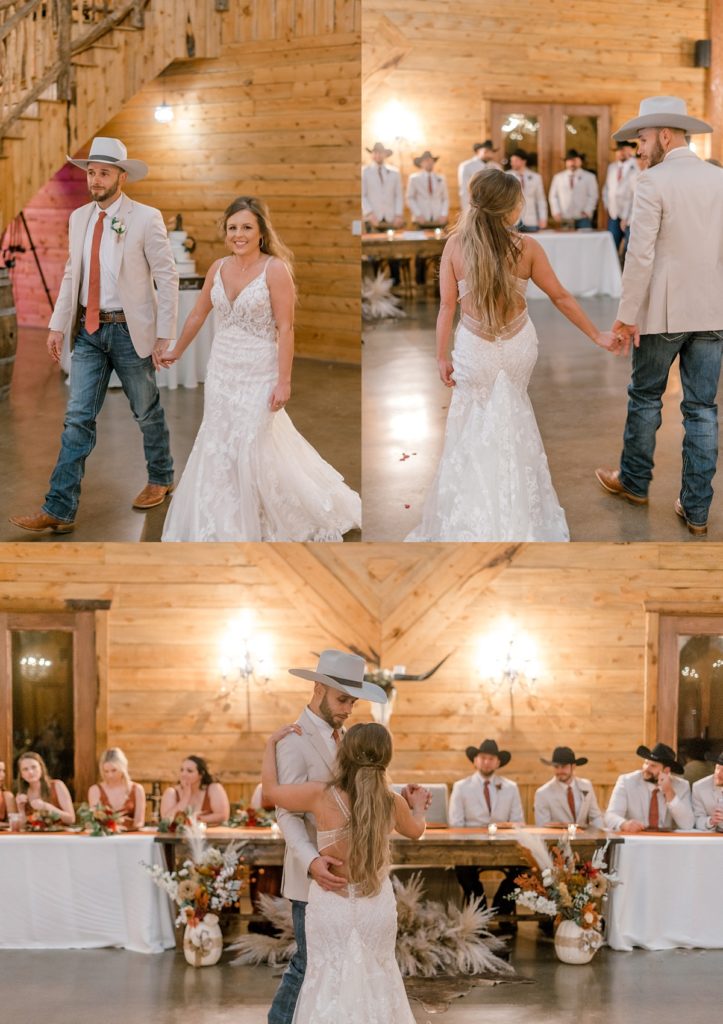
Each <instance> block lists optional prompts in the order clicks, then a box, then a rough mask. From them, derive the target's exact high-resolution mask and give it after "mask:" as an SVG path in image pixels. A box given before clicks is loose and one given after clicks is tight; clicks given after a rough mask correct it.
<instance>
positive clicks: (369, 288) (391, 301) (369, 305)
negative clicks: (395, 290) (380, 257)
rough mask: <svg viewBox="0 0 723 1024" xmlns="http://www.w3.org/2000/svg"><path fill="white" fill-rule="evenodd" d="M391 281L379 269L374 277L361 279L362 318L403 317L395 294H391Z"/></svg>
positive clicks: (404, 314)
mask: <svg viewBox="0 0 723 1024" xmlns="http://www.w3.org/2000/svg"><path fill="white" fill-rule="evenodd" d="M392 286H393V282H392V279H391V278H390V277H387V276H386V275H385V274H383V273H382V272H381V271H378V273H377V275H376V277H374V278H364V279H363V281H362V317H363V318H364V320H384V319H387V318H389V317H395V318H399V317H403V316H406V313H405V312H404V310H403V309H402V307H401V302H400V300H399V299H398V298H397V296H396V295H392Z"/></svg>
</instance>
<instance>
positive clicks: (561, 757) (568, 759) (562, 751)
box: [540, 747, 587, 766]
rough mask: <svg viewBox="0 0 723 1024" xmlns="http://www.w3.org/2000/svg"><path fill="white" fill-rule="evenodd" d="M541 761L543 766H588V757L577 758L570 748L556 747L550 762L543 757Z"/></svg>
mask: <svg viewBox="0 0 723 1024" xmlns="http://www.w3.org/2000/svg"><path fill="white" fill-rule="evenodd" d="M540 760H541V761H542V763H543V764H576V765H578V766H580V765H582V764H587V758H586V757H575V754H574V752H573V751H572V750H570V748H569V747H555V749H554V750H553V751H552V757H551V758H550V760H549V761H546V760H545V758H544V757H541V758H540Z"/></svg>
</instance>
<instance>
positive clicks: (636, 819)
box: [605, 743, 693, 832]
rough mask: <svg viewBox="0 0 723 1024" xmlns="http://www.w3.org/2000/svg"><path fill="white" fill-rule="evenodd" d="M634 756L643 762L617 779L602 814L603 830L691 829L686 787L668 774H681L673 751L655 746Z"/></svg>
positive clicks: (691, 817)
mask: <svg viewBox="0 0 723 1024" xmlns="http://www.w3.org/2000/svg"><path fill="white" fill-rule="evenodd" d="M636 753H637V755H638V757H642V758H643V759H644V760H643V767H642V768H641V769H640V770H639V771H637V772H628V774H627V775H621V776H620V777H619V778H618V781H617V782H616V783H615V788H614V789H613V792H612V795H611V797H610V803H609V804H608V809H607V811H606V813H605V826H606V828H610V829H614V830H615V831H616V832H643V831H644V830H645V829H648V830H649V831H651V832H658V831H660V830H661V829H681V830H683V831H687V830H688V829H692V828H693V807H692V804H691V802H690V786H689V785H688V783H687V782H686V781H685V779H675V778H673V775H671V772H672V773H673V774H674V775H682V774H683V766H682V764H680V762H678V761H676V759H675V751H674V750H672V749H671V748H670V747H667V746H666V745H665V743H656V744H655V746H654V747H653V749H652V750H649V749H648V748H647V747H645V746H640V747H638V749H637V751H636Z"/></svg>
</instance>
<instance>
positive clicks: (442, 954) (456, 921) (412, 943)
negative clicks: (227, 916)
mask: <svg viewBox="0 0 723 1024" xmlns="http://www.w3.org/2000/svg"><path fill="white" fill-rule="evenodd" d="M392 882H393V885H394V892H395V894H396V897H397V963H398V964H399V969H400V971H401V972H402V976H403V977H405V978H413V977H423V978H431V977H434V976H439V975H443V974H445V975H446V974H507V975H509V974H514V969H513V968H512V967H511V966H510V965H509V964H508V963H506V962H505V961H504V960H501V959H500V957H498V956H497V955H496V953H497V952H499V951H500V950H502V949H504V947H505V944H504V942H503V941H502V940H500V939H498V938H495V936H493V935H491V934H490V932H489V927H488V926H489V924H490V921H491V919H492V918H493V916H494V911H493V910H482V909H481V908H480V905H479V900H471V901H470V902H469V903H466V904H465V905H464V906H463V907H462V908H461V909H460V908H459V907H456V906H454V904H452V903H448V904H447V906H446V907H445V906H444V904H442V903H438V902H435V901H432V900H425V899H424V886H423V883H422V878H421V875H420V874H419V873H417V874H415V875H412V876H411V878H410V879H409V881H408V882H407V883H406V885H405V884H404V883H403V882H401V881H400V880H399V879H398V878H393V879H392ZM259 909H260V911H261V913H262V914H263V915H264V916H265V917H267V918H268V919H269V920H270V921H271V922H272V924H273V925H274V926H275V927H276V928H277V929H278V930H279V932H280V934H279V935H278V936H277V937H275V938H270V937H268V936H266V935H243V936H242V937H241V938H240V939H239V940H238V942H236V943H235V944H234V945H233V946H231V947H230V949H231V950H233V951H237V952H238V956H237V957H235V958H234V960H232V961H231V962H232V963H234V964H261V963H268V964H271V965H272V966H275V965H276V964H280V963H282V962H284V961H286V960H289V959H290V958H291V957H292V956H293V954H294V952H295V950H296V943H295V942H294V935H293V926H292V923H291V904H290V903H289V902H288V901H287V900H285V899H281V898H280V897H278V896H267V895H265V894H264V895H262V896H260V897H259Z"/></svg>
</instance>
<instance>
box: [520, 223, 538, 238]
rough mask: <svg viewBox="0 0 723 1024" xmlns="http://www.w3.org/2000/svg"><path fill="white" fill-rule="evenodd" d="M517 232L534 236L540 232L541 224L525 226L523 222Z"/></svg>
mask: <svg viewBox="0 0 723 1024" xmlns="http://www.w3.org/2000/svg"><path fill="white" fill-rule="evenodd" d="M517 230H518V231H519V232H520V234H521V235H534V234H536V233H537V232H538V231H539V230H540V226H539V224H523V223H522V221H520V223H519V224H518V225H517Z"/></svg>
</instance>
